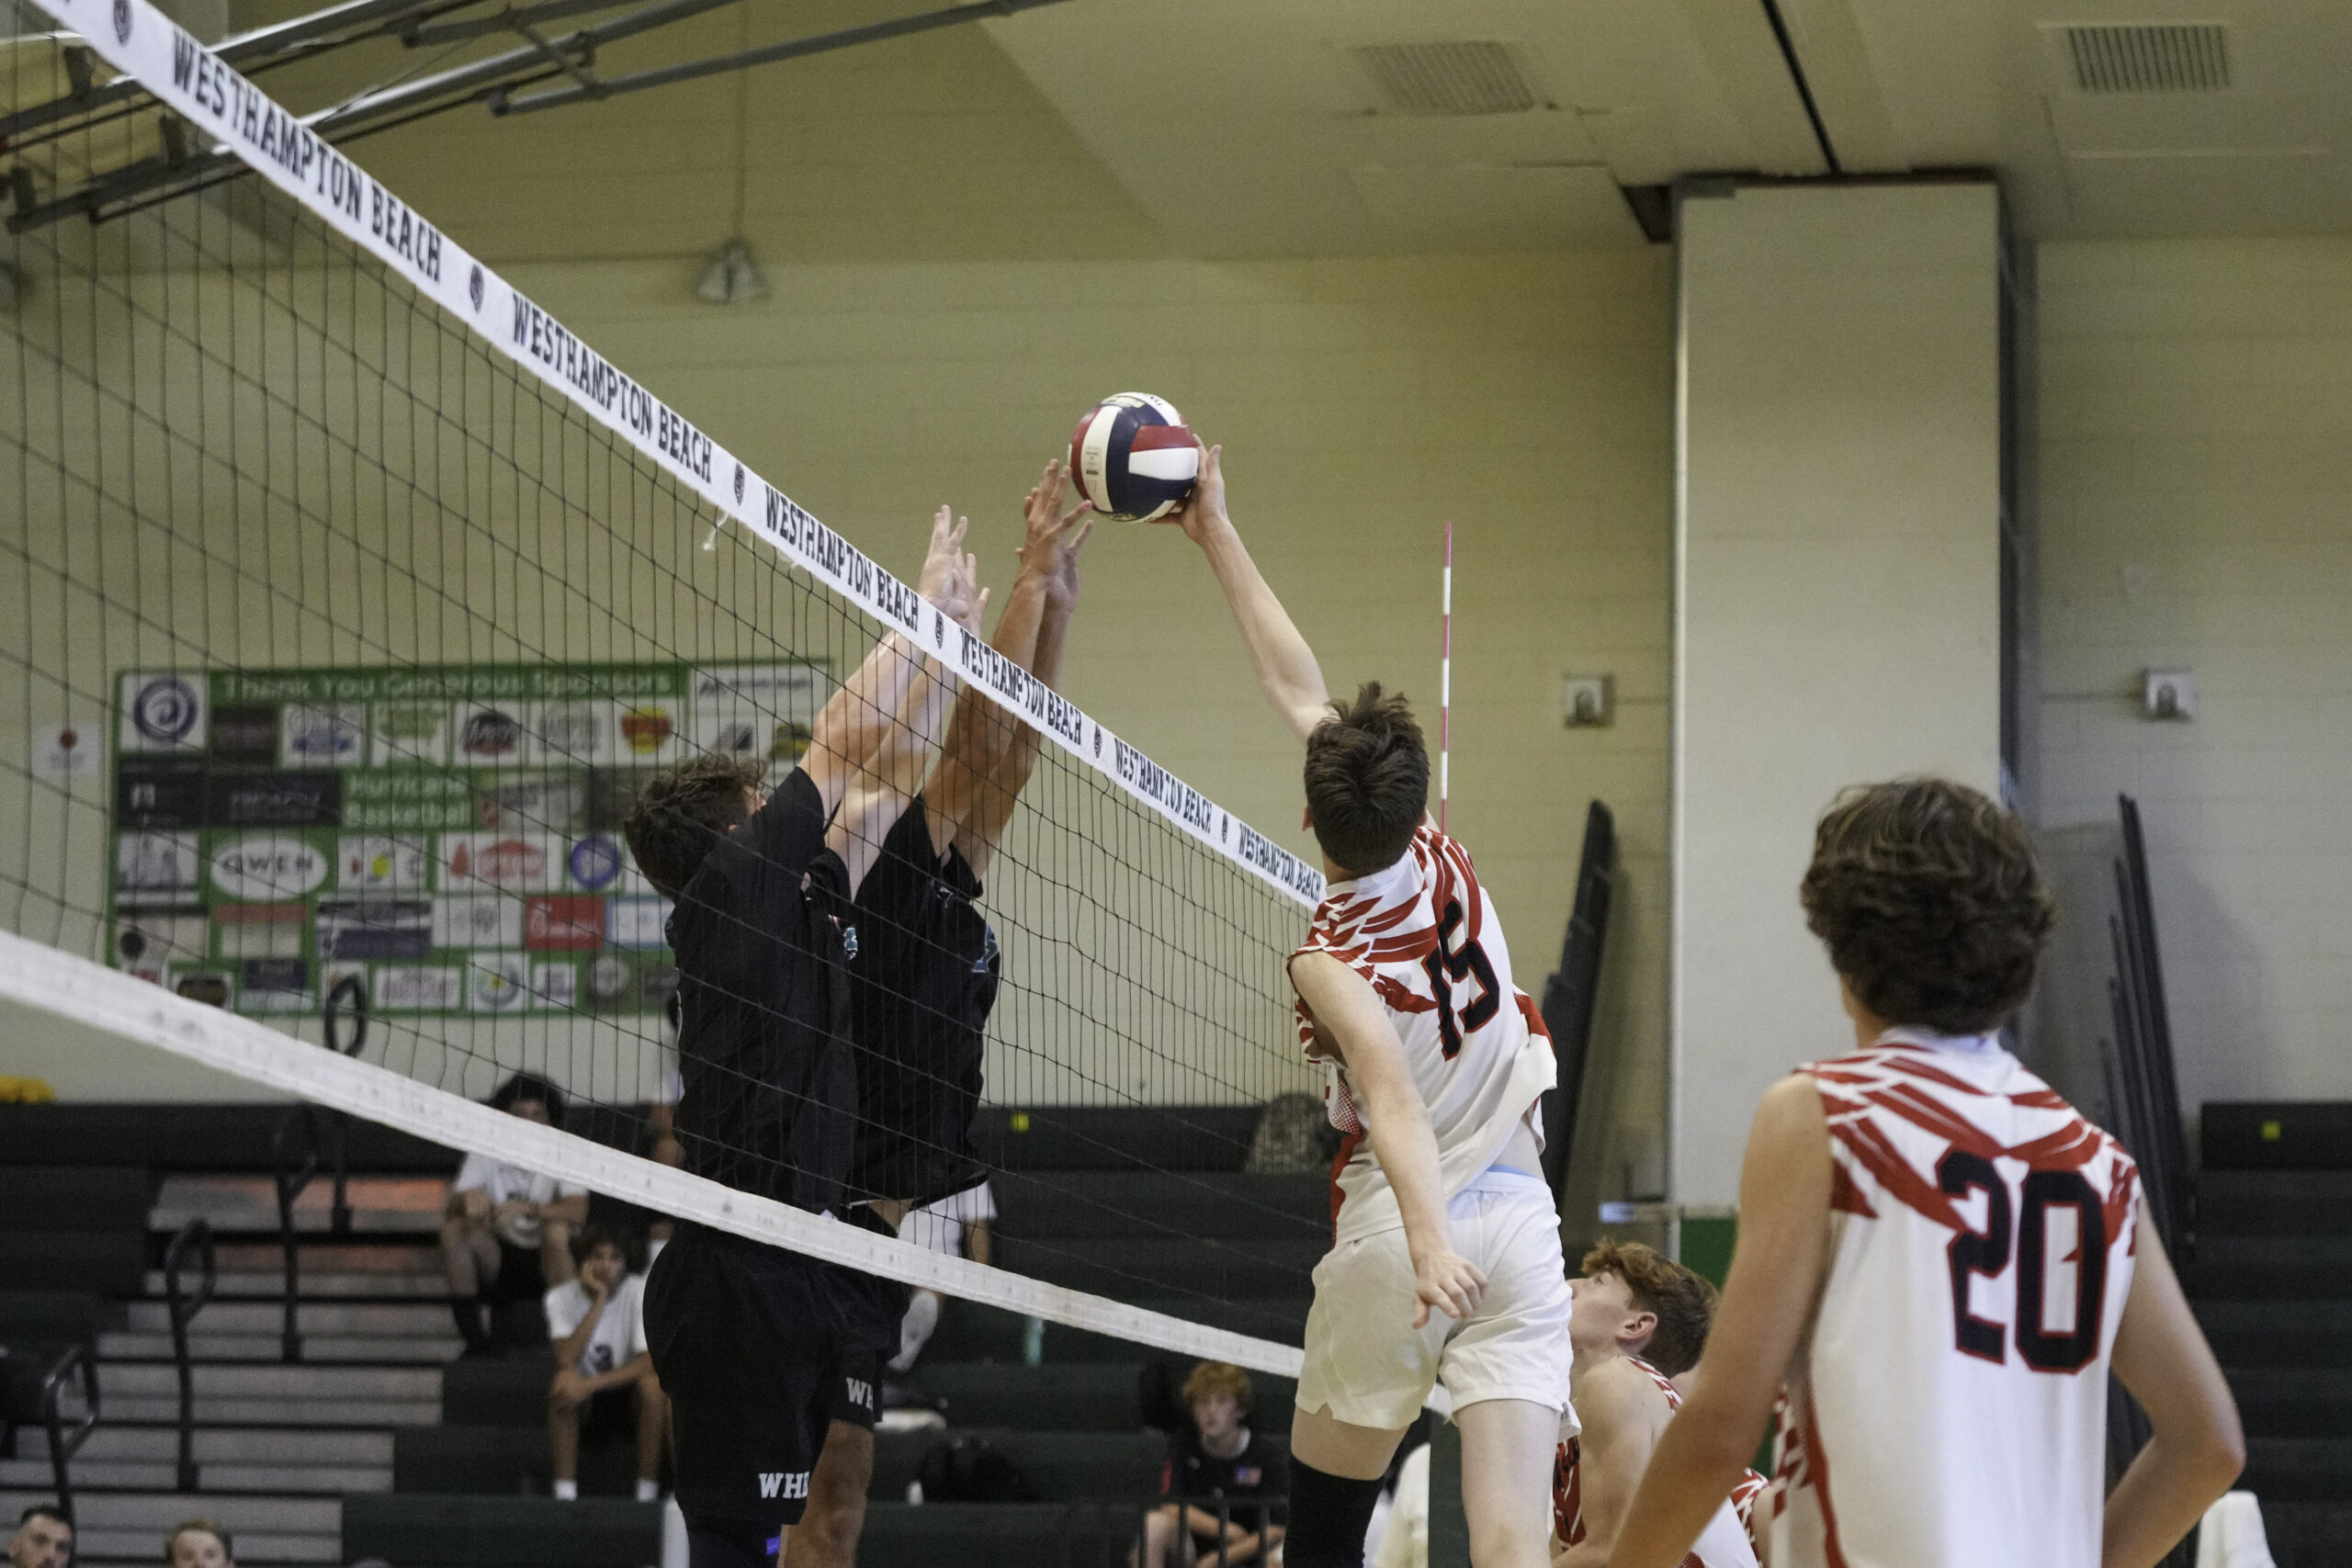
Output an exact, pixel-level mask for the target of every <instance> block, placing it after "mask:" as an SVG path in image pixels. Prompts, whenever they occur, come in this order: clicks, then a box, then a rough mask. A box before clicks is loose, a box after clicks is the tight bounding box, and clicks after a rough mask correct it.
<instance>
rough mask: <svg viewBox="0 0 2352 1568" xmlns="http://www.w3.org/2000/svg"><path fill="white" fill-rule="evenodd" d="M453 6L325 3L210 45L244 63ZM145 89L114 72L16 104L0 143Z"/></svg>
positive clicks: (3, 123) (352, 0) (401, 1)
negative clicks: (330, 36) (103, 78)
mask: <svg viewBox="0 0 2352 1568" xmlns="http://www.w3.org/2000/svg"><path fill="white" fill-rule="evenodd" d="M459 3H460V4H471V3H473V0H459ZM455 8H456V6H452V5H450V4H447V3H446V0H445V3H444V4H442V5H439V6H435V5H433V4H432V3H431V0H345V3H344V4H343V5H340V6H328V7H327V8H326V9H325V10H323V11H313V12H312V13H311V15H309V16H307V17H296V18H294V19H293V20H292V21H290V22H280V23H278V24H277V26H276V27H269V28H256V29H255V30H254V31H253V32H249V33H240V34H238V35H237V36H236V37H234V38H230V39H222V40H221V41H220V43H218V44H215V45H214V46H213V49H212V51H213V52H214V53H215V54H218V55H219V56H220V58H221V59H223V60H225V61H227V62H229V63H230V64H232V65H234V66H238V67H240V68H243V67H245V66H247V65H250V64H253V63H254V62H265V61H266V60H268V59H269V58H270V57H272V56H274V55H277V54H280V53H283V52H285V51H288V50H290V49H294V48H297V47H299V46H300V45H303V44H310V43H316V42H317V41H319V40H320V39H323V38H325V37H326V36H327V35H328V34H331V33H335V32H340V31H342V30H344V29H345V28H370V29H371V30H382V27H381V25H382V24H386V23H388V22H390V21H391V20H393V19H396V18H397V19H406V18H408V17H411V16H412V14H413V13H416V12H424V11H432V10H451V9H455ZM145 91H146V89H145V88H144V87H141V85H139V79H138V78H137V77H135V76H117V77H115V78H113V79H112V80H110V81H107V82H104V83H100V84H96V85H92V86H90V87H89V88H88V89H86V90H85V91H76V92H74V93H70V94H68V95H67V96H64V97H62V98H52V99H51V100H50V101H49V102H47V103H45V104H35V105H34V106H33V107H30V108H24V109H18V110H17V112H16V113H14V114H11V115H8V116H6V117H5V118H0V142H8V143H13V142H15V141H16V140H17V138H18V137H19V136H21V135H23V134H24V133H25V132H26V131H28V130H38V129H40V127H42V126H44V125H53V124H56V123H57V122H58V121H60V120H65V119H71V118H74V116H76V115H83V114H89V113H92V112H94V111H96V110H97V109H101V108H104V107H107V105H109V104H118V103H121V102H124V101H125V100H127V99H130V98H135V97H138V96H140V95H141V94H142V93H144V92H145Z"/></svg>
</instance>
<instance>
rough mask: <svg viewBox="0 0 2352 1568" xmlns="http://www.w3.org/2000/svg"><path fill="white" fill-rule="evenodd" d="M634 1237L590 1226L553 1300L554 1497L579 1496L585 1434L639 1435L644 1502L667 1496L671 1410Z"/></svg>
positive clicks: (550, 1302) (550, 1299)
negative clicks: (650, 1347) (648, 1323)
mask: <svg viewBox="0 0 2352 1568" xmlns="http://www.w3.org/2000/svg"><path fill="white" fill-rule="evenodd" d="M634 1240H635V1238H634V1237H633V1236H630V1235H627V1234H626V1233H623V1232H618V1231H612V1230H607V1229H606V1228H605V1227H604V1226H603V1225H590V1226H588V1227H587V1228H586V1229H585V1230H582V1232H581V1233H580V1238H579V1242H578V1244H577V1249H578V1252H579V1255H580V1257H579V1263H580V1272H579V1277H578V1278H577V1279H573V1280H567V1281H565V1282H564V1283H563V1284H560V1285H558V1286H556V1287H555V1288H554V1289H553V1290H551V1291H549V1292H548V1294H547V1312H548V1337H549V1338H550V1339H552V1340H554V1341H555V1363H556V1372H555V1382H554V1384H553V1385H552V1386H551V1387H550V1388H549V1389H548V1446H549V1447H550V1448H551V1449H552V1450H554V1461H555V1495H557V1496H558V1497H561V1498H564V1499H566V1500H567V1501H568V1500H570V1499H572V1498H576V1497H578V1496H579V1495H580V1443H581V1438H582V1432H583V1431H585V1432H586V1433H587V1434H588V1435H589V1436H591V1437H592V1438H593V1437H596V1436H601V1435H604V1434H607V1433H610V1434H621V1433H627V1432H628V1431H630V1430H631V1429H634V1430H635V1431H636V1433H637V1500H638V1501H639V1502H640V1503H650V1502H652V1501H653V1500H654V1499H655V1498H656V1497H658V1496H659V1495H661V1478H662V1440H663V1438H664V1437H665V1436H666V1435H667V1427H668V1422H669V1415H670V1405H669V1402H668V1401H667V1400H665V1399H664V1398H663V1397H662V1384H661V1382H659V1381H658V1380H656V1379H655V1377H654V1375H653V1358H652V1356H651V1355H650V1354H649V1353H648V1352H647V1350H646V1348H645V1276H644V1274H643V1273H641V1272H639V1271H638V1270H636V1269H632V1267H631V1265H632V1264H633V1263H635V1262H636V1261H638V1259H637V1258H634V1257H632V1256H631V1254H632V1253H633V1252H634V1251H636V1248H635V1247H633V1245H632V1243H633V1242H634Z"/></svg>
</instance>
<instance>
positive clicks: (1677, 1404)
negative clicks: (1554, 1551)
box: [1552, 1356, 1768, 1568]
mask: <svg viewBox="0 0 2352 1568" xmlns="http://www.w3.org/2000/svg"><path fill="white" fill-rule="evenodd" d="M1625 1359H1627V1360H1629V1361H1631V1362H1633V1363H1634V1365H1635V1366H1636V1367H1639V1368H1640V1369H1641V1370H1642V1371H1645V1372H1647V1373H1648V1374H1649V1379H1650V1382H1654V1383H1656V1384H1657V1388H1658V1392H1659V1393H1663V1394H1665V1395H1666V1407H1667V1408H1668V1410H1679V1409H1681V1408H1682V1391H1681V1390H1679V1389H1678V1388H1676V1387H1675V1386H1674V1382H1673V1380H1672V1379H1670V1378H1668V1376H1667V1375H1666V1374H1665V1373H1664V1372H1662V1371H1658V1370H1657V1368H1656V1367H1653V1366H1651V1365H1650V1364H1649V1363H1648V1362H1647V1361H1645V1360H1643V1359H1641V1358H1640V1357H1639V1356H1628V1357H1626V1358H1625ZM1767 1484H1768V1483H1767V1482H1766V1481H1765V1479H1764V1478H1763V1477H1762V1476H1760V1475H1758V1474H1757V1473H1756V1472H1754V1471H1752V1470H1750V1471H1745V1472H1741V1475H1740V1479H1739V1484H1738V1485H1737V1486H1736V1487H1734V1488H1733V1489H1732V1494H1731V1495H1730V1496H1729V1497H1727V1498H1725V1499H1724V1506H1722V1507H1720V1508H1718V1509H1716V1510H1715V1517H1713V1518H1712V1519H1709V1520H1708V1521H1707V1528H1706V1529H1703V1530H1702V1531H1700V1532H1699V1539H1698V1540H1697V1541H1696V1542H1694V1543H1693V1544H1692V1546H1691V1551H1690V1552H1689V1553H1688V1554H1687V1555H1685V1556H1684V1558H1683V1559H1682V1564H1681V1568H1756V1542H1755V1540H1754V1537H1753V1532H1752V1531H1751V1530H1750V1529H1749V1528H1748V1526H1747V1510H1752V1509H1753V1508H1754V1507H1755V1506H1756V1499H1757V1497H1758V1496H1759V1495H1762V1494H1763V1492H1764V1489H1765V1487H1766V1485H1767ZM1627 1495H1628V1496H1630V1495H1632V1494H1631V1493H1630V1492H1629V1493H1628V1494H1627ZM1743 1498H1744V1499H1745V1500H1746V1502H1747V1510H1743V1509H1742V1508H1741V1506H1740V1504H1741V1501H1742V1499H1743ZM1552 1536H1553V1539H1554V1540H1557V1541H1558V1542H1559V1543H1560V1544H1561V1545H1562V1546H1574V1545H1576V1544H1577V1542H1578V1541H1580V1540H1584V1455H1583V1449H1582V1444H1581V1441H1580V1439H1579V1438H1575V1437H1567V1438H1561V1439H1560V1451H1559V1453H1558V1455H1557V1456H1556V1457H1555V1459H1554V1460H1553V1462H1552Z"/></svg>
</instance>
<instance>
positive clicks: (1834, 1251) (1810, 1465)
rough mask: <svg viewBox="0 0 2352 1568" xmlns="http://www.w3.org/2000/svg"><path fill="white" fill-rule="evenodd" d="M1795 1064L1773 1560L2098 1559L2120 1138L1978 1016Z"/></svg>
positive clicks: (1964, 1564) (1884, 1565) (2119, 1234)
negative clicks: (1813, 1280)
mask: <svg viewBox="0 0 2352 1568" xmlns="http://www.w3.org/2000/svg"><path fill="white" fill-rule="evenodd" d="M1799 1070H1800V1071H1802V1072H1804V1073H1806V1074H1808V1075H1810V1076H1811V1077H1812V1078H1813V1080H1814V1083H1815V1088H1816V1089H1818V1090H1819V1092H1820V1095H1821V1108H1822V1111H1824V1112H1825V1113H1826V1115H1827V1117H1828V1121H1829V1140H1830V1142H1829V1147H1830V1154H1831V1156H1832V1157H1833V1159H1834V1161H1835V1168H1834V1171H1833V1174H1832V1178H1831V1187H1830V1210H1831V1213H1830V1246H1829V1269H1828V1278H1827V1280H1826V1282H1825V1284H1824V1286H1823V1290H1822V1297H1821V1306H1820V1309H1819V1312H1818V1313H1817V1314H1816V1315H1815V1319H1814V1324H1813V1328H1812V1331H1811V1333H1810V1335H1809V1337H1807V1339H1806V1342H1805V1343H1804V1346H1803V1347H1802V1348H1801V1349H1800V1350H1799V1352H1798V1355H1797V1357H1796V1359H1795V1361H1794V1362H1793V1363H1792V1366H1791V1369H1790V1376H1789V1382H1788V1389H1787V1397H1786V1407H1785V1409H1784V1410H1783V1411H1782V1414H1781V1422H1780V1450H1779V1462H1778V1464H1777V1466H1776V1467H1775V1468H1776V1474H1775V1477H1774V1479H1775V1481H1776V1483H1778V1489H1777V1491H1776V1494H1775V1496H1774V1501H1773V1515H1774V1517H1773V1520H1772V1562H1773V1564H1774V1568H2098V1561H2099V1523H2100V1515H2101V1511H2102V1506H2103V1504H2104V1502H2105V1496H2106V1491H2107V1366H2108V1357H2109V1352H2110V1351H2111V1350H2112V1349H2113V1348H2114V1345H2115V1330H2116V1325H2117V1324H2118V1323H2119V1322H2120V1321H2121V1318H2122V1315H2123V1302H2124V1297H2125V1295H2126V1294H2127V1293H2128V1292H2129V1291H2130V1290H2131V1267H2132V1255H2133V1252H2134V1250H2135V1248H2136V1246H2137V1231H2138V1227H2137V1225H2136V1224H2135V1214H2136V1209H2135V1200H2136V1198H2137V1195H2138V1190H2139V1180H2138V1172H2137V1169H2136V1168H2135V1167H2134V1166H2133V1165H2132V1163H2131V1156H2129V1155H2127V1154H2125V1153H2124V1152H2123V1150H2122V1148H2121V1147H2120V1145H2118V1144H2117V1143H2116V1142H2115V1140H2114V1139H2112V1138H2110V1137H2109V1136H2108V1135H2107V1134H2105V1133H2102V1132H2100V1131H2099V1130H2098V1128H2097V1127H2094V1126H2092V1125H2091V1124H2090V1123H2089V1122H2086V1121H2085V1120H2083V1118H2082V1116H2081V1115H2080V1114H2078V1113H2077V1112H2076V1111H2075V1108H2074V1107H2073V1106H2071V1105H2068V1104H2067V1103H2066V1102H2065V1101H2064V1100H2061V1099H2060V1098H2059V1097H2058V1096H2057V1095H2056V1094H2055V1093H2053V1092H2052V1090H2051V1089H2050V1086H2049V1085H2047V1084H2045V1083H2043V1082H2042V1081H2041V1079H2040V1078H2038V1077H2034V1076H2033V1074H2031V1073H2030V1072H2028V1071H2027V1070H2026V1069H2025V1067H2024V1066H2022V1065H2020V1064H2019V1063H2018V1059H2017V1058H2016V1057H2014V1056H2012V1055H2009V1054H2008V1053H2007V1051H2005V1050H2003V1049H2002V1048H2001V1046H2000V1044H1999V1043H1998V1042H1997V1041H1996V1040H1995V1039H1993V1038H1992V1037H1990V1036H1985V1037H1978V1038H1961V1039H1954V1038H1951V1037H1948V1036H1938V1035H1932V1034H1928V1033H1926V1032H1921V1031H1916V1030H1905V1029H1897V1030H1889V1031H1888V1032H1886V1033H1884V1034H1883V1035H1881V1036H1880V1037H1879V1038H1878V1040H1877V1042H1876V1043H1874V1044H1872V1045H1871V1046H1870V1047H1869V1048H1868V1049H1865V1050H1860V1051H1855V1052H1852V1053H1850V1054H1849V1055H1843V1056H1837V1057H1833V1058H1831V1059H1830V1060H1828V1061H1826V1062H1815V1063H1814V1064H1812V1065H1811V1066H1806V1067H1803V1068H1800V1069H1799Z"/></svg>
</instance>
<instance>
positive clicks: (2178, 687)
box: [2140, 670, 2197, 719]
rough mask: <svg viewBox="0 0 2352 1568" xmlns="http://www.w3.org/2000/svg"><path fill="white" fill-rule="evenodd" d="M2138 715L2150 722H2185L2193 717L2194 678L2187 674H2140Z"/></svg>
mask: <svg viewBox="0 0 2352 1568" xmlns="http://www.w3.org/2000/svg"><path fill="white" fill-rule="evenodd" d="M2140 712H2141V715H2142V716H2143V717H2147V718H2154V719H2188V718H2195V717H2196V716H2197V677H2196V675H2194V674H2193V673H2191V672H2190V671H2187V670H2148V671H2143V672H2142V676H2141V696H2140Z"/></svg>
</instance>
